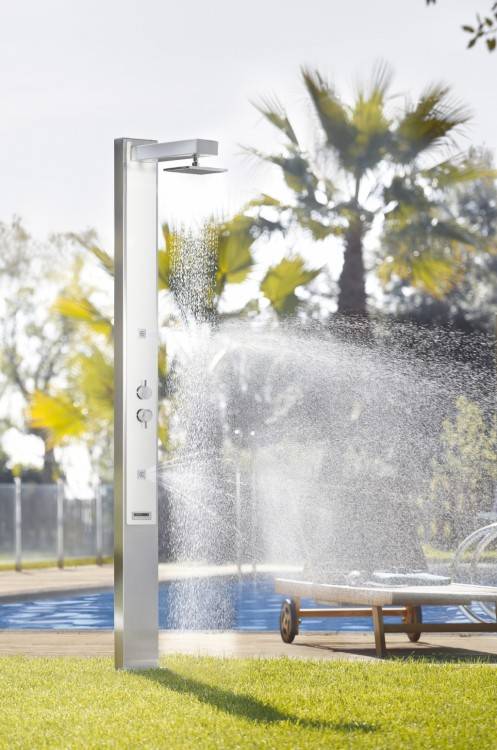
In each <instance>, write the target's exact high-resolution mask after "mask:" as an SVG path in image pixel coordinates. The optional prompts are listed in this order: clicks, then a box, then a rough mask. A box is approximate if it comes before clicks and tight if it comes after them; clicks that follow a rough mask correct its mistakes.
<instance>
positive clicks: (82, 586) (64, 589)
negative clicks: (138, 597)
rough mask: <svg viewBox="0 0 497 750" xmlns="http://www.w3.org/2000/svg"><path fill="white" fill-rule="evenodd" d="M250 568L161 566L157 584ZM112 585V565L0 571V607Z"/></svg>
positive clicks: (260, 568)
mask: <svg viewBox="0 0 497 750" xmlns="http://www.w3.org/2000/svg"><path fill="white" fill-rule="evenodd" d="M299 570H300V568H299V567H298V566H285V567H282V566H277V565H269V564H268V565H266V564H263V565H257V572H258V573H268V574H270V573H283V572H285V573H294V572H298V571H299ZM253 572H254V568H253V566H252V565H247V564H244V565H241V566H240V568H238V567H237V566H236V565H205V564H199V565H183V564H176V563H161V564H160V565H159V581H161V582H167V581H178V580H183V579H186V578H211V577H212V576H227V575H238V574H239V573H241V574H242V575H250V574H251V573H253ZM113 585H114V568H113V566H112V565H80V566H75V567H73V568H63V569H61V570H59V568H38V569H33V570H23V571H21V572H19V573H18V572H17V571H15V570H7V571H0V603H1V602H2V601H3V602H8V601H20V600H22V599H32V598H33V597H35V596H36V597H37V598H41V597H47V596H50V595H54V594H69V593H72V594H74V593H77V594H85V593H95V592H98V591H106V590H109V589H111V588H112V587H113Z"/></svg>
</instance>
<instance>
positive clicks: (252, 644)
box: [0, 564, 497, 664]
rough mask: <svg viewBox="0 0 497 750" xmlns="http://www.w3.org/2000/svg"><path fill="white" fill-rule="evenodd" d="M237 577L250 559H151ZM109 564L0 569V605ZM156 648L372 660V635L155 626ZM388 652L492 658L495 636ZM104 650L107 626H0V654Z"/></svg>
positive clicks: (64, 586) (71, 584)
mask: <svg viewBox="0 0 497 750" xmlns="http://www.w3.org/2000/svg"><path fill="white" fill-rule="evenodd" d="M298 571H299V568H298V567H291V566H287V567H286V568H285V569H282V567H281V566H272V565H258V566H257V572H258V573H267V574H271V573H282V572H285V573H294V572H298ZM239 572H241V573H242V574H243V575H250V574H251V573H253V572H254V571H253V567H252V565H242V566H241V571H239V569H238V568H237V566H236V565H177V564H161V565H159V580H160V581H164V582H166V581H173V580H181V579H185V578H200V577H211V576H224V575H237V574H238V573H239ZM113 577H114V571H113V566H112V565H102V566H97V565H84V566H78V567H73V568H64V569H62V570H59V569H58V568H42V569H36V570H26V571H22V572H20V573H18V572H15V571H2V572H0V604H2V603H6V602H11V601H20V600H23V599H32V598H34V597H36V598H41V597H48V596H53V595H59V594H70V593H78V594H83V593H90V592H97V591H105V590H109V589H110V588H112V586H113V582H114V581H113ZM159 648H160V653H161V655H163V656H167V655H168V654H169V655H170V654H178V653H181V654H192V655H207V656H217V657H235V658H276V657H281V656H287V657H289V658H295V659H310V660H324V661H327V660H336V659H338V660H341V659H344V660H358V661H364V660H366V661H369V660H371V661H377V659H376V656H375V650H374V639H373V633H369V632H364V633H350V632H341V633H327V632H326V633H325V632H322V633H320V632H312V633H311V632H309V633H302V634H300V635H299V636H298V637H297V638H296V640H295V642H294V643H293V644H292V645H287V644H285V643H283V642H282V641H281V638H280V636H279V633H268V632H260V633H259V632H233V631H231V632H210V633H206V632H201V633H192V632H180V631H161V632H160V635H159ZM387 648H388V649H389V656H390V657H394V658H401V659H404V658H408V657H411V656H412V657H414V658H418V657H421V658H423V657H425V658H426V657H430V658H437V659H440V660H447V661H452V660H454V659H462V660H467V661H474V660H476V659H482V660H485V661H487V662H488V661H489V662H491V663H495V664H497V636H493V635H491V636H488V635H479V634H477V635H464V634H443V635H435V634H433V635H430V638H429V640H426V641H424V640H423V639H421V641H420V642H419V643H416V644H412V643H410V642H409V641H408V640H407V638H406V637H405V635H390V636H387ZM14 654H16V655H24V656H47V657H50V656H82V657H85V656H88V657H90V656H107V657H110V656H112V655H113V633H112V631H111V630H0V656H8V655H14Z"/></svg>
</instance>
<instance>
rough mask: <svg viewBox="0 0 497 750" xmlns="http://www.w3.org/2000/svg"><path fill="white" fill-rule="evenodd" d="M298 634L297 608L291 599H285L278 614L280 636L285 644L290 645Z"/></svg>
mask: <svg viewBox="0 0 497 750" xmlns="http://www.w3.org/2000/svg"><path fill="white" fill-rule="evenodd" d="M298 632H299V620H298V617H297V607H296V605H295V602H294V600H293V599H285V601H284V602H283V603H282V605H281V612H280V634H281V638H282V640H283V641H285V643H292V642H293V639H294V638H295V636H296V635H298Z"/></svg>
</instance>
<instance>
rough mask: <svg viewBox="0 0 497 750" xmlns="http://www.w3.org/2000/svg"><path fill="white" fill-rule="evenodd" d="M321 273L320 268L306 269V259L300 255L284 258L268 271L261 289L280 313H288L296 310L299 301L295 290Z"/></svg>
mask: <svg viewBox="0 0 497 750" xmlns="http://www.w3.org/2000/svg"><path fill="white" fill-rule="evenodd" d="M319 273H321V269H320V268H319V269H315V270H308V269H306V268H305V261H304V259H303V258H301V257H300V256H298V255H297V256H294V257H293V258H283V260H281V261H280V262H279V263H278V264H277V265H275V266H272V267H271V268H270V269H269V270H268V271H267V273H266V275H265V276H264V279H263V280H262V282H261V287H260V289H261V292H262V293H263V295H264V296H265V297H266V298H267V299H268V300H269V301H270V303H271V305H272V307H273V308H274V309H275V310H276V312H277V313H278V314H280V315H283V314H284V315H288V314H291V313H293V312H295V309H296V307H297V305H298V302H299V300H298V297H297V295H296V294H295V290H296V289H298V287H300V286H305V285H306V284H309V283H310V282H311V281H312V280H313V279H315V278H316V276H317V275H318V274H319Z"/></svg>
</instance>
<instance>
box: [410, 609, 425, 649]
mask: <svg viewBox="0 0 497 750" xmlns="http://www.w3.org/2000/svg"><path fill="white" fill-rule="evenodd" d="M422 622H423V615H422V612H421V607H409V608H408V609H407V612H406V623H409V624H410V623H412V624H415V625H420V624H421V623H422ZM407 637H408V638H409V640H410V641H411V642H412V643H416V641H419V639H420V638H421V633H408V634H407Z"/></svg>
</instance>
